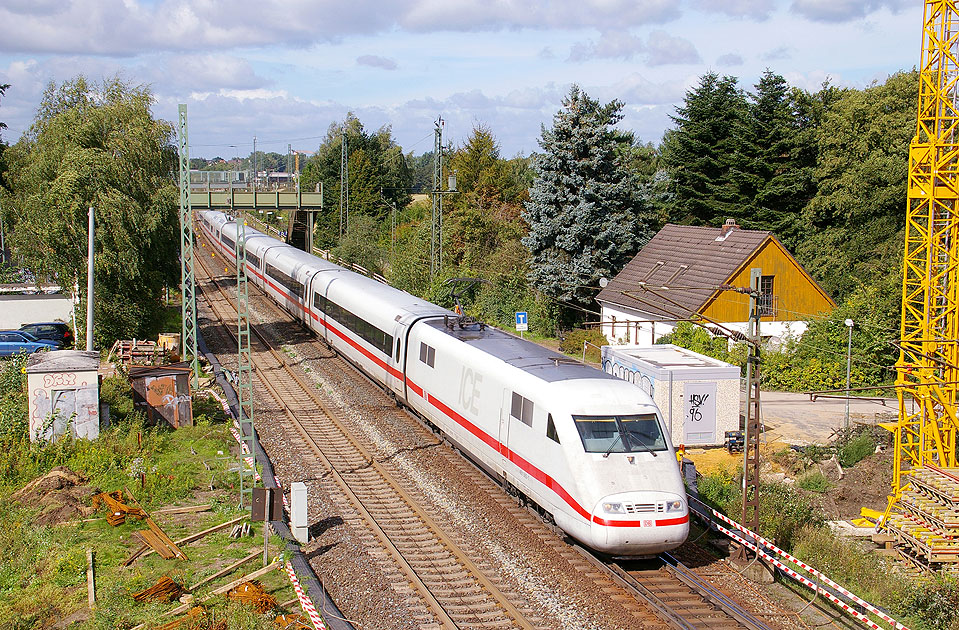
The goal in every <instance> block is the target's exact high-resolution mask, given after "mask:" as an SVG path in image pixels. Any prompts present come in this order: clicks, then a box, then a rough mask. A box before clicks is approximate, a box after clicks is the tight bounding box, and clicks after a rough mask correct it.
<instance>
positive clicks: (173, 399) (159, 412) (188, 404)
mask: <svg viewBox="0 0 959 630" xmlns="http://www.w3.org/2000/svg"><path fill="white" fill-rule="evenodd" d="M130 383H131V385H132V387H133V406H134V407H135V408H136V409H140V410H142V411H145V412H146V414H147V417H148V418H149V419H150V422H156V419H157V416H159V417H161V418H163V419H164V420H166V421H167V422H168V423H169V424H170V426H171V427H173V428H175V429H176V428H179V427H192V426H193V401H192V399H191V398H190V367H189V364H188V363H185V362H183V363H176V364H173V365H158V366H145V367H135V368H131V369H130Z"/></svg>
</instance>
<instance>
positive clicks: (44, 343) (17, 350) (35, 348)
mask: <svg viewBox="0 0 959 630" xmlns="http://www.w3.org/2000/svg"><path fill="white" fill-rule="evenodd" d="M59 349H60V348H59V346H58V345H57V344H56V342H54V341H51V340H49V339H38V338H36V337H34V336H33V335H31V334H30V333H28V332H24V331H22V330H0V357H12V356H13V355H15V354H21V353H26V354H30V353H33V352H43V351H45V350H59Z"/></svg>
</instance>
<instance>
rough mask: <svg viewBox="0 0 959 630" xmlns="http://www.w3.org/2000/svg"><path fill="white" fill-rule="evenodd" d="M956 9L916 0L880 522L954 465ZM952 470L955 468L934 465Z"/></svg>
mask: <svg viewBox="0 0 959 630" xmlns="http://www.w3.org/2000/svg"><path fill="white" fill-rule="evenodd" d="M957 55H959V14H957V12H956V5H955V2H954V0H926V2H925V11H924V19H923V34H922V63H921V67H920V72H919V104H918V120H917V125H916V136H915V138H913V140H912V143H911V145H910V147H909V182H908V193H907V194H908V205H907V210H906V238H905V255H904V261H903V285H902V328H901V339H900V342H899V348H900V354H899V361H898V363H897V365H896V368H897V378H896V384H897V386H898V387H897V392H898V398H899V420H898V422H897V423H895V424H894V425H888V427H887V428H890V429H892V430H893V431H894V433H895V449H896V450H895V461H894V475H893V482H892V485H893V494H892V495H891V496H890V500H889V507H888V508H887V510H886V515H885V516H886V518H888V517H889V514H890V513H891V512H899V511H901V507H899V505H898V504H899V502H900V501H901V500H902V499H903V491H904V490H906V489H907V487H908V486H909V484H910V483H911V482H912V481H913V480H914V479H915V478H916V477H915V476H916V475H917V474H918V473H919V471H921V470H927V471H928V470H931V469H949V468H955V467H956V432H957V428H959V422H957V417H956V392H957V387H959V312H957V306H959V207H957V200H959V111H957V87H959V86H957V82H959V61H957ZM942 472H944V473H947V474H949V476H953V475H954V474H955V471H942Z"/></svg>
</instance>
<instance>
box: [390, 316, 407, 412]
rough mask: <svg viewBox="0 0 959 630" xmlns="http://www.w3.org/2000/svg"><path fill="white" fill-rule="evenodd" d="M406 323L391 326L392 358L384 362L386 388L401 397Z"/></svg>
mask: <svg viewBox="0 0 959 630" xmlns="http://www.w3.org/2000/svg"><path fill="white" fill-rule="evenodd" d="M407 328H409V326H407V324H406V322H404V321H402V319H401V320H399V321H397V322H396V323H395V324H394V326H393V356H391V357H390V359H389V360H388V361H387V362H386V365H387V368H386V386H387V387H389V388H390V390H392V391H394V392H396V393H397V394H398V395H399V396H400V397H401V398H402V397H403V364H404V363H405V362H404V361H403V355H404V354H406V348H405V346H404V344H405V343H406V330H407Z"/></svg>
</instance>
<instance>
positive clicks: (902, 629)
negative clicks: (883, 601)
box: [690, 502, 909, 630]
mask: <svg viewBox="0 0 959 630" xmlns="http://www.w3.org/2000/svg"><path fill="white" fill-rule="evenodd" d="M700 504H701V505H703V507H705V508H706V509H707V510H709V512H710V513H712V515H713V516H715V517H716V518H718V519H720V520H721V521H723V522H725V523H728V524H729V525H731V526H732V527H734V528H736V529H737V530H739V531H740V532H742V533H744V534H746V535H748V536H750V537H752V539H753V540H754V541H756V542H757V543H759V544H761V545H763V547H764V548H765V549H761V548H759V547H758V546H757V545H756V544H754V543H752V542H750V541H748V540H746V539H745V538H743V537H741V536H739V535H738V534H737V533H735V532H733V531H731V530H729V529H726V528H725V527H723V526H722V525H719V524H717V523H716V522H715V521H713V520H712V519H711V518H710V517H709V515H707V514H703V513H702V512H700V511H699V510H696V509H695V508H693V507H692V505H690V510H692V511H693V512H696V513H697V514H699V516H700V517H702V518H704V519H706V520H709V521H712V522H713V524H714V525H715V526H716V528H717V529H718V530H719V531H721V532H722V533H724V534H726V535H727V536H729V537H730V538H732V539H733V540H735V541H737V542H739V543H740V544H742V545H744V546H746V547H747V548H749V549H751V550H753V551H755V552H757V553H758V554H759V555H760V556H761V557H763V558H765V559H766V560H768V561H770V562H771V563H773V565H775V566H776V567H778V568H780V569H782V571H783V572H784V573H785V574H786V575H788V576H790V577H791V578H793V579H795V580H798V581H799V582H800V583H801V584H804V585H805V586H808V587H809V588H811V589H813V590H814V591H816V592H817V593H822V594H823V596H825V597H826V598H827V599H829V600H830V601H831V602H833V603H834V604H836V605H837V606H839V607H840V608H841V609H842V610H844V611H846V612H848V613H849V614H850V615H852V616H853V617H855V618H856V619H858V620H859V621H861V622H863V623H864V624H866V625H867V626H869V627H870V628H872V629H873V630H886V629H885V628H883V627H882V626H880V625H878V624H876V623H875V622H874V621H873V620H872V619H870V618H869V617H868V616H867V615H865V614H863V613H861V612H859V611H858V610H856V609H855V608H854V607H853V606H852V605H851V604H850V603H849V602H846V601H843V600H842V599H840V598H839V597H837V596H836V595H834V594H832V593H830V592H829V591H827V590H823V589H822V587H821V586H820V584H817V583H816V582H813V581H812V580H810V579H809V578H807V577H804V576H802V575H800V574H799V573H798V572H797V571H795V570H794V569H793V568H791V567H788V566H786V565H785V564H783V563H782V562H780V561H779V560H778V559H776V558H774V557H773V556H771V555H770V554H769V553H767V552H766V549H768V550H770V551H772V552H774V553H775V554H777V555H778V556H780V557H782V558H784V559H786V560H788V561H789V562H791V563H793V564H794V565H796V566H798V567H800V568H802V569H803V570H805V571H808V572H809V573H810V574H811V575H812V576H814V577H816V578H818V579H819V580H821V581H822V582H823V583H825V584H826V585H827V586H829V587H830V588H832V589H834V590H835V591H837V592H839V593H841V594H842V595H844V596H845V597H847V598H849V600H851V601H852V602H854V603H855V604H857V605H859V606H861V607H862V608H864V609H866V610H868V611H869V612H871V613H872V614H874V615H876V616H877V617H879V618H880V619H882V620H883V621H885V622H887V623H888V624H889V625H890V626H892V627H893V628H895V630H909V628H908V627H906V626H905V625H903V624H902V623H900V622H899V621H897V620H896V619H894V618H892V617H890V616H889V615H888V614H887V613H885V612H883V611H881V610H879V609H878V608H876V607H875V606H873V605H872V604H870V603H869V602H867V601H866V600H864V599H862V598H861V597H859V596H858V595H855V594H854V593H851V592H849V591H848V590H847V589H845V588H843V587H842V586H840V585H839V584H837V583H836V582H833V581H832V580H830V579H829V578H828V577H826V576H825V575H823V574H822V573H820V572H819V571H817V570H816V569H814V568H812V567H811V566H809V565H808V564H806V563H805V562H803V561H801V560H799V559H798V558H795V557H793V556H791V555H790V554H788V553H786V552H785V551H783V550H782V549H780V548H778V547H776V546H775V545H774V544H772V543H771V542H769V541H768V540H766V539H765V538H763V537H762V536H760V535H759V534H757V533H755V532H752V531H750V530H748V529H746V528H745V527H743V526H742V525H740V524H739V523H737V522H736V521H734V520H732V519H730V518H729V517H727V516H726V515H725V514H722V513H720V512H717V511H716V510H714V509H712V508H710V507H708V506H706V505H705V504H703V503H701V502H700Z"/></svg>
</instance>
